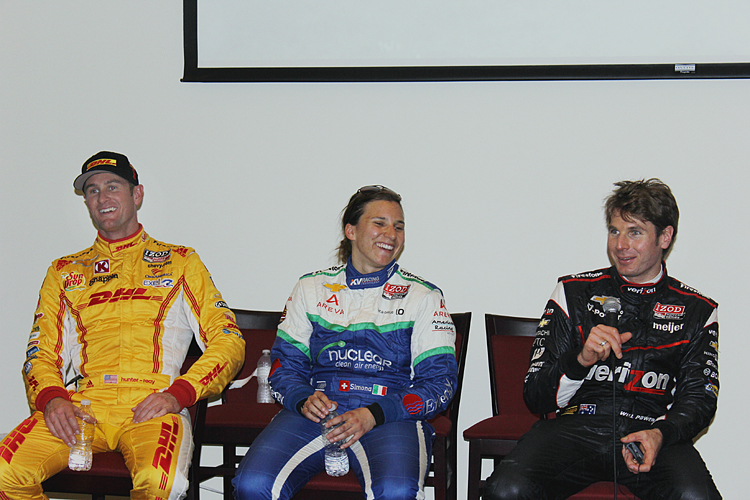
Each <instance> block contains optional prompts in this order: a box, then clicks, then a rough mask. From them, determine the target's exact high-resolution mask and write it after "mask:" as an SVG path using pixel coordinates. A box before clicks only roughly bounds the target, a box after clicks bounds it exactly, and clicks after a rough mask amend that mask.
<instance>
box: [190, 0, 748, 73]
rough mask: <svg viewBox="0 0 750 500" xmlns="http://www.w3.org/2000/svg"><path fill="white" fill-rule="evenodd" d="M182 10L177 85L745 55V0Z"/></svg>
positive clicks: (589, 69) (278, 1)
mask: <svg viewBox="0 0 750 500" xmlns="http://www.w3.org/2000/svg"><path fill="white" fill-rule="evenodd" d="M184 9H185V63H186V64H185V78H184V80H187V81H195V80H197V81H210V80H211V78H214V77H217V80H222V79H225V80H227V81H254V80H259V81H264V80H271V81H273V80H281V81H283V80H296V79H300V80H410V79H413V80H430V79H435V80H444V79H457V80H461V79H467V80H473V79H513V78H539V79H545V78H669V77H704V78H706V77H714V78H716V77H747V76H748V62H750V30H747V28H746V27H745V24H746V21H747V19H750V2H747V1H745V0H716V1H712V2H709V1H702V0H700V1H699V0H683V1H676V0H664V1H661V2H653V1H646V0H631V1H629V2H625V1H602V0H569V1H566V2H563V1H552V0H537V1H533V0H532V1H520V0H515V1H511V0H469V1H464V2H457V1H449V0H430V1H427V0H411V1H395V0H379V1H371V2H367V1H361V0H222V1H217V0H185V1H184ZM201 74H202V75H203V76H204V77H207V78H206V79H204V80H201V79H200V78H196V77H200V75H201ZM211 75H214V76H213V77H212V76H211ZM221 75H223V78H218V76H221Z"/></svg>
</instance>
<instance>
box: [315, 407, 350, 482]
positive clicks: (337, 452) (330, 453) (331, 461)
mask: <svg viewBox="0 0 750 500" xmlns="http://www.w3.org/2000/svg"><path fill="white" fill-rule="evenodd" d="M338 416H339V414H338V412H337V411H336V410H331V411H330V412H329V413H328V415H327V416H326V417H325V418H324V419H321V421H320V433H321V435H322V436H323V442H324V443H325V447H326V473H327V474H328V475H329V476H334V477H338V476H343V475H345V474H346V473H347V472H349V457H348V456H347V455H346V450H342V449H341V445H342V444H344V443H346V439H342V440H341V441H337V442H335V443H331V442H330V441H328V438H326V435H328V433H329V432H331V431H332V430H333V429H335V428H336V427H338V426H339V425H341V424H338V425H334V426H333V427H330V428H328V429H326V425H325V424H326V422H328V421H329V420H331V419H332V418H335V417H338Z"/></svg>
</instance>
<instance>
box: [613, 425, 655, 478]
mask: <svg viewBox="0 0 750 500" xmlns="http://www.w3.org/2000/svg"><path fill="white" fill-rule="evenodd" d="M662 439H663V436H662V434H661V431H660V430H659V429H646V430H643V431H638V432H634V433H632V434H628V435H627V436H625V437H624V438H622V439H620V441H622V442H623V443H632V442H634V441H639V442H640V443H641V450H642V451H643V463H642V464H638V462H636V461H635V459H633V455H631V454H630V452H629V451H628V449H627V448H625V447H624V446H623V447H622V458H624V459H625V463H626V464H627V466H628V469H629V470H630V472H632V473H633V474H639V473H641V472H648V471H650V470H651V467H653V466H654V464H655V463H656V455H658V454H659V450H661V443H662Z"/></svg>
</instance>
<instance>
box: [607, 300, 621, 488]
mask: <svg viewBox="0 0 750 500" xmlns="http://www.w3.org/2000/svg"><path fill="white" fill-rule="evenodd" d="M602 309H603V310H604V324H605V325H607V326H611V327H614V328H617V317H618V316H619V315H620V309H622V307H621V306H620V299H618V298H615V297H607V298H606V299H604V304H602ZM608 361H609V369H610V374H611V376H612V464H613V465H612V474H613V476H612V477H613V480H614V483H615V500H617V451H616V450H617V411H616V410H617V404H616V401H615V399H616V397H615V394H616V393H617V387H616V385H615V382H616V380H617V378H616V377H615V363H616V362H615V353H614V351H610V353H609V359H608Z"/></svg>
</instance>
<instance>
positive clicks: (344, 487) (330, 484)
mask: <svg viewBox="0 0 750 500" xmlns="http://www.w3.org/2000/svg"><path fill="white" fill-rule="evenodd" d="M305 489H308V490H330V491H352V492H361V491H362V486H360V485H359V481H358V480H357V476H355V475H354V472H353V471H352V470H351V469H349V473H348V474H346V475H345V476H341V477H331V476H329V475H328V474H326V472H325V471H323V472H320V473H318V474H316V475H315V476H314V477H313V478H312V479H311V480H310V481H309V482H308V483H307V484H306V485H305ZM331 498H335V496H332V497H331Z"/></svg>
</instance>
